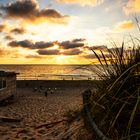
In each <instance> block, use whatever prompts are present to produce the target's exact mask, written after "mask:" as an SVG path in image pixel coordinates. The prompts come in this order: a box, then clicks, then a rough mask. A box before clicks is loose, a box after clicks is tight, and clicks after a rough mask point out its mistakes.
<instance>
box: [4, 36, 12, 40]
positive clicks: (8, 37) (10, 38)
mask: <svg viewBox="0 0 140 140" xmlns="http://www.w3.org/2000/svg"><path fill="white" fill-rule="evenodd" d="M4 39H6V40H13V39H14V38H13V37H12V36H11V35H6V36H5V37H4Z"/></svg>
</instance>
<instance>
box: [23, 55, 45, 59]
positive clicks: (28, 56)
mask: <svg viewBox="0 0 140 140" xmlns="http://www.w3.org/2000/svg"><path fill="white" fill-rule="evenodd" d="M25 58H37V59H38V58H39V59H40V58H42V57H41V56H40V55H27V56H25Z"/></svg>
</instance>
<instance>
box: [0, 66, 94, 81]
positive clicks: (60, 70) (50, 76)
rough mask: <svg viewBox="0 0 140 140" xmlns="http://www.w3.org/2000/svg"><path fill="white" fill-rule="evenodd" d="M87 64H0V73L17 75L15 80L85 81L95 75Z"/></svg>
mask: <svg viewBox="0 0 140 140" xmlns="http://www.w3.org/2000/svg"><path fill="white" fill-rule="evenodd" d="M87 65H88V64H85V65H83V64H65V65H64V64H63V65H60V64H59V65H58V64H0V71H14V72H16V73H19V74H18V75H17V80H87V79H95V77H96V75H95V74H94V73H92V72H91V71H89V70H87V69H86V66H87Z"/></svg>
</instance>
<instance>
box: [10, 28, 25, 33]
mask: <svg viewBox="0 0 140 140" xmlns="http://www.w3.org/2000/svg"><path fill="white" fill-rule="evenodd" d="M10 32H11V33H15V34H24V33H25V32H26V31H25V29H23V28H14V29H12V30H11V31H10Z"/></svg>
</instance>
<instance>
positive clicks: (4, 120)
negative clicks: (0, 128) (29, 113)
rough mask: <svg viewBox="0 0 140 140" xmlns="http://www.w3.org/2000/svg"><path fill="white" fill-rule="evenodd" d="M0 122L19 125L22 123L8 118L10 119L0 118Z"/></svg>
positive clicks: (19, 120)
mask: <svg viewBox="0 0 140 140" xmlns="http://www.w3.org/2000/svg"><path fill="white" fill-rule="evenodd" d="M0 122H7V123H19V122H21V119H16V118H8V117H1V116H0Z"/></svg>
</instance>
